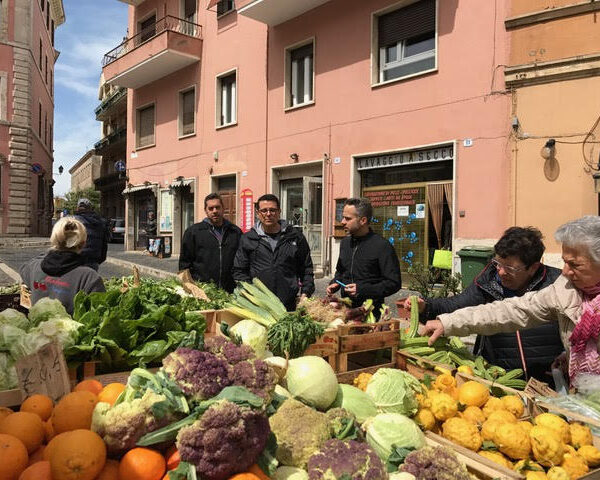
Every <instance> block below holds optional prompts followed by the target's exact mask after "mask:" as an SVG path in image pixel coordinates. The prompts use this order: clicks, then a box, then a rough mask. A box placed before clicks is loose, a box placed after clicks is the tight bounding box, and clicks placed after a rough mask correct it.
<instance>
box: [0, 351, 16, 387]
mask: <svg viewBox="0 0 600 480" xmlns="http://www.w3.org/2000/svg"><path fill="white" fill-rule="evenodd" d="M17 384H18V381H17V369H16V368H15V362H14V360H13V359H12V358H11V357H10V355H8V354H7V353H3V352H0V391H1V390H10V389H11V388H16V387H17Z"/></svg>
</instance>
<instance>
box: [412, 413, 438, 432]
mask: <svg viewBox="0 0 600 480" xmlns="http://www.w3.org/2000/svg"><path fill="white" fill-rule="evenodd" d="M414 421H415V422H417V425H418V426H419V427H421V429H422V430H433V427H435V417H434V416H433V413H432V412H431V410H429V409H427V408H421V409H420V410H419V411H418V412H417V414H416V415H415V417H414Z"/></svg>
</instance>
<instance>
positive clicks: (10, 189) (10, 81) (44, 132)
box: [0, 0, 65, 236]
mask: <svg viewBox="0 0 600 480" xmlns="http://www.w3.org/2000/svg"><path fill="white" fill-rule="evenodd" d="M64 21H65V14H64V8H63V2H62V0H11V1H6V0H4V1H0V236H29V235H31V236H46V235H48V234H49V233H50V226H51V218H52V213H53V209H54V206H53V192H52V185H53V183H54V180H53V179H52V165H53V160H54V159H53V142H52V138H53V130H54V128H53V125H54V64H55V62H56V59H57V58H58V55H59V52H58V51H57V50H56V49H55V48H54V31H55V28H56V27H58V26H59V25H61V24H62V23H64Z"/></svg>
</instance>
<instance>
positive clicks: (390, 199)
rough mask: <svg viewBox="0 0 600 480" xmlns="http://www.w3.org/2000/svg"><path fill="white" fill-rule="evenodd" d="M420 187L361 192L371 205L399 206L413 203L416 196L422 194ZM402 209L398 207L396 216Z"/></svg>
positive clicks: (418, 196) (415, 201)
mask: <svg viewBox="0 0 600 480" xmlns="http://www.w3.org/2000/svg"><path fill="white" fill-rule="evenodd" d="M421 190H422V189H421V188H402V189H394V190H374V191H367V192H363V196H364V197H366V198H368V199H369V201H370V202H371V205H372V206H373V207H374V208H375V207H399V206H405V205H406V206H408V205H415V204H416V203H417V198H420V196H421V195H422V192H421ZM403 210H404V209H398V216H407V215H402V214H401V213H400V212H401V211H403Z"/></svg>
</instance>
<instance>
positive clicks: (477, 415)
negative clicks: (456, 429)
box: [460, 407, 485, 425]
mask: <svg viewBox="0 0 600 480" xmlns="http://www.w3.org/2000/svg"><path fill="white" fill-rule="evenodd" d="M460 416H461V417H462V418H464V419H465V420H468V421H469V422H471V423H474V424H475V425H483V422H485V415H484V414H483V412H482V411H481V408H479V407H467V408H465V409H464V411H463V412H461V414H460Z"/></svg>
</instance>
